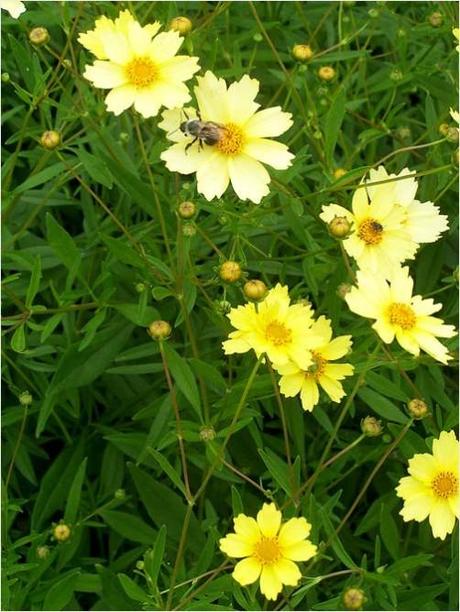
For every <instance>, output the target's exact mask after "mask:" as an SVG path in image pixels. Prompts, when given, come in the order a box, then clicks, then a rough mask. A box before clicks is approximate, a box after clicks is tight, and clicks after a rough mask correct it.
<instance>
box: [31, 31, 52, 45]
mask: <svg viewBox="0 0 460 612" xmlns="http://www.w3.org/2000/svg"><path fill="white" fill-rule="evenodd" d="M49 39H50V35H49V33H48V30H47V29H46V28H32V30H30V32H29V41H30V42H31V43H32V44H33V45H37V46H40V45H46V43H47V42H49Z"/></svg>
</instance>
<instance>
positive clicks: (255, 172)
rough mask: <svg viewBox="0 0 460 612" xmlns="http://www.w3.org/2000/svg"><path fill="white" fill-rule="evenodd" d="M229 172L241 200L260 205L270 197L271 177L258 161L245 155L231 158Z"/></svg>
mask: <svg viewBox="0 0 460 612" xmlns="http://www.w3.org/2000/svg"><path fill="white" fill-rule="evenodd" d="M228 171H229V174H230V180H231V182H232V187H233V189H234V190H235V193H236V195H237V196H238V197H239V198H240V199H241V200H251V202H254V203H255V204H259V203H260V201H261V199H262V198H263V197H264V196H266V195H268V193H269V189H268V184H269V182H270V175H269V174H268V172H267V171H266V170H265V168H264V167H263V166H262V164H261V163H260V162H258V161H257V160H255V159H253V158H252V157H249V156H248V155H244V154H242V155H238V156H236V157H229V158H228Z"/></svg>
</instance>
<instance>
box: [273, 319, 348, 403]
mask: <svg viewBox="0 0 460 612" xmlns="http://www.w3.org/2000/svg"><path fill="white" fill-rule="evenodd" d="M310 330H311V333H312V335H311V336H309V338H308V340H309V342H308V348H309V350H310V351H311V357H312V364H311V365H310V366H309V367H308V368H307V369H306V370H304V369H301V368H299V367H298V366H297V365H296V364H295V363H293V362H292V361H291V362H289V363H286V364H284V365H280V366H277V367H276V370H277V371H278V373H279V374H281V379H280V391H281V393H282V394H283V395H284V396H286V397H294V396H295V395H298V394H299V393H300V399H301V402H302V408H303V409H304V410H308V411H310V412H311V411H312V410H313V408H314V407H315V406H316V404H317V403H318V402H319V388H318V387H321V388H322V389H323V390H324V391H325V392H326V393H327V395H328V396H329V397H330V399H331V400H332V401H333V402H340V400H341V399H342V397H344V395H345V391H344V389H343V387H342V385H341V384H340V382H339V381H340V380H343V379H344V378H345V377H346V376H351V375H352V374H353V369H354V368H353V366H352V365H350V364H349V363H330V362H331V361H335V360H336V359H340V358H341V357H343V356H344V355H346V354H347V352H348V351H349V349H350V347H351V336H338V337H337V338H334V339H332V327H331V322H330V321H329V320H328V319H326V317H320V318H319V319H318V320H317V321H315V323H313V325H312V326H311V328H310ZM310 338H311V339H312V340H310Z"/></svg>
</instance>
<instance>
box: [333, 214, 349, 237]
mask: <svg viewBox="0 0 460 612" xmlns="http://www.w3.org/2000/svg"><path fill="white" fill-rule="evenodd" d="M328 228H329V233H330V234H331V236H334V238H346V237H347V236H348V234H349V233H350V230H351V223H350V221H349V220H348V219H347V218H346V217H334V218H333V219H332V221H331V222H330V223H329V225H328Z"/></svg>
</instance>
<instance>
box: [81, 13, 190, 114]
mask: <svg viewBox="0 0 460 612" xmlns="http://www.w3.org/2000/svg"><path fill="white" fill-rule="evenodd" d="M160 27H161V25H160V23H158V22H155V23H152V24H148V25H146V26H145V27H142V26H141V25H140V24H139V23H138V22H137V21H136V20H135V19H134V17H133V16H132V15H131V13H130V12H129V11H122V12H121V13H120V15H119V17H118V18H117V19H115V20H114V21H112V20H111V19H108V18H107V17H101V18H100V19H98V20H97V21H96V26H95V28H94V30H90V31H88V32H85V33H83V34H80V36H79V42H80V43H81V44H82V45H83V46H84V47H85V48H86V49H88V50H89V51H91V53H93V55H95V56H96V57H97V58H98V59H97V60H96V61H95V62H94V64H93V65H91V66H89V65H88V66H86V69H85V72H84V74H83V76H84V77H85V78H86V79H88V80H89V81H91V83H93V85H95V86H96V87H99V88H101V89H110V90H111V91H110V92H109V93H108V95H107V97H106V99H105V103H106V106H107V110H109V111H111V112H113V113H114V114H115V115H119V114H120V113H122V112H123V111H124V110H126V109H127V108H129V107H130V106H133V105H134V108H135V109H136V110H137V111H138V112H139V113H141V115H143V116H144V117H153V116H155V115H157V114H158V111H159V109H160V107H162V106H165V107H166V108H175V107H181V106H183V105H184V104H185V103H186V102H187V101H188V100H190V94H189V92H188V88H187V86H186V85H185V83H184V81H188V80H189V79H191V78H192V76H193V75H194V74H195V72H197V71H198V70H199V68H200V67H199V65H198V58H197V57H189V56H188V55H176V53H177V52H178V50H179V47H180V46H181V44H182V42H183V38H182V37H181V36H180V35H179V34H178V33H177V32H175V31H169V32H161V33H160V34H158V30H159V29H160Z"/></svg>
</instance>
